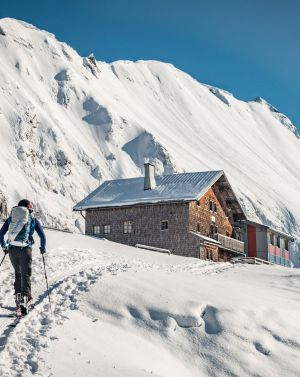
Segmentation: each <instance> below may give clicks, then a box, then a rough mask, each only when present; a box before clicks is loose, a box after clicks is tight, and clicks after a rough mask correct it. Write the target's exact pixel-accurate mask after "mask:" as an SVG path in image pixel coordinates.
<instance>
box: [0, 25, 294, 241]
mask: <svg viewBox="0 0 300 377" xmlns="http://www.w3.org/2000/svg"><path fill="white" fill-rule="evenodd" d="M0 54H1V65H0V92H1V96H0V126H1V141H0V143H1V148H0V156H1V170H0V206H1V208H2V210H5V209H6V208H10V207H11V206H12V205H13V204H14V203H15V201H16V200H18V199H20V198H21V197H29V198H30V199H32V200H33V201H34V202H35V203H36V206H37V210H38V211H39V212H40V214H41V216H42V218H43V221H44V222H46V223H48V224H49V225H56V226H60V227H69V228H70V227H74V225H76V226H77V227H79V228H80V223H79V221H78V220H76V218H75V216H72V215H71V210H72V207H73V205H74V203H76V202H78V201H79V200H81V199H82V198H84V197H85V196H86V195H87V193H89V192H90V191H91V190H92V189H94V188H96V187H97V185H99V183H101V182H103V181H104V180H106V179H114V178H122V177H133V176H140V175H141V174H142V173H143V172H142V165H143V162H144V161H145V160H151V161H152V162H153V163H154V164H155V166H156V169H157V171H158V173H172V172H184V171H201V170H210V169H212V170H224V171H225V173H226V175H227V176H228V178H229V180H230V182H231V184H232V186H233V187H234V189H235V191H236V193H237V196H238V197H239V199H240V202H241V205H242V206H243V208H244V210H245V211H246V213H247V214H248V217H249V218H250V219H252V220H254V221H259V222H263V223H265V224H266V225H270V226H273V227H275V228H277V229H279V230H282V231H285V232H289V233H291V234H292V235H294V236H295V237H296V238H300V237H299V232H300V205H299V203H300V169H299V161H300V139H299V135H298V133H297V130H296V128H295V126H294V125H293V124H292V122H291V121H290V120H289V119H288V118H287V117H286V116H285V115H283V114H281V113H280V112H279V111H278V110H276V109H275V108H274V107H273V106H271V105H270V104H268V103H267V102H266V101H265V100H263V99H261V98H258V99H256V100H253V101H249V102H244V101H240V100H238V99H236V98H234V96H233V95H231V94H230V93H228V92H226V91H224V90H222V89H218V88H213V87H211V86H208V85H203V84H201V83H199V82H198V81H196V80H194V79H193V78H192V77H190V76H189V75H187V74H186V73H184V72H182V71H180V70H178V69H176V68H175V67H174V66H172V65H171V64H166V63H161V62H157V61H137V62H131V61H118V62H114V63H111V64H108V63H104V62H100V61H97V60H96V58H95V57H94V56H93V55H90V56H89V57H84V58H82V57H80V56H79V55H78V54H77V53H76V52H75V51H74V50H73V49H72V48H71V47H69V46H68V45H66V44H65V43H61V42H58V41H57V40H56V39H55V37H54V35H52V34H50V33H48V32H46V31H41V30H39V29H37V28H35V27H34V26H32V25H29V24H27V23H24V22H21V21H17V20H14V19H7V18H6V19H2V20H0ZM4 212H5V211H4Z"/></svg>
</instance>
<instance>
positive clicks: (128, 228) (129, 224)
mask: <svg viewBox="0 0 300 377" xmlns="http://www.w3.org/2000/svg"><path fill="white" fill-rule="evenodd" d="M123 232H124V233H125V234H128V233H132V222H131V221H124V224H123Z"/></svg>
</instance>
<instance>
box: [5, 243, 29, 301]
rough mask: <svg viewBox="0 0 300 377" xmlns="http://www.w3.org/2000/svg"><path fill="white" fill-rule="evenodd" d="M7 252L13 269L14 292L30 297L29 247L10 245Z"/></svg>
mask: <svg viewBox="0 0 300 377" xmlns="http://www.w3.org/2000/svg"><path fill="white" fill-rule="evenodd" d="M8 254H9V258H10V261H11V263H12V265H13V267H14V269H15V283H14V287H15V294H17V293H22V295H24V296H29V297H31V264H32V250H31V248H30V247H19V246H10V247H9V252H8Z"/></svg>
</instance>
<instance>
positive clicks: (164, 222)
mask: <svg viewBox="0 0 300 377" xmlns="http://www.w3.org/2000/svg"><path fill="white" fill-rule="evenodd" d="M160 229H161V230H166V229H169V223H168V220H163V221H162V222H161V226H160Z"/></svg>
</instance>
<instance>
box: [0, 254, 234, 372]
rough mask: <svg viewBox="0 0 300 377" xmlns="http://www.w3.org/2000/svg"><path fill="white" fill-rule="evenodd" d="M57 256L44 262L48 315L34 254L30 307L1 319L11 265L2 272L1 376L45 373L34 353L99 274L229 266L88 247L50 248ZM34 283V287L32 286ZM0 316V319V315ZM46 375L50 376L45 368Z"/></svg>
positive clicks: (7, 306) (7, 309) (8, 300)
mask: <svg viewBox="0 0 300 377" xmlns="http://www.w3.org/2000/svg"><path fill="white" fill-rule="evenodd" d="M53 252H55V254H56V255H58V257H56V258H51V259H47V260H46V264H48V266H47V273H48V276H49V290H50V294H51V303H52V310H53V313H54V317H51V315H50V311H49V301H48V296H47V292H46V290H45V280H44V271H43V269H42V263H41V260H39V258H34V259H33V271H34V272H33V279H32V285H33V295H34V297H36V298H37V299H36V301H35V307H34V309H33V310H32V311H31V312H30V313H29V314H28V315H27V316H26V317H24V318H23V319H22V320H21V322H20V323H18V324H17V326H16V327H10V326H9V325H10V324H11V323H12V321H13V319H12V318H9V319H5V316H8V315H10V314H11V313H12V309H13V307H12V303H13V296H12V286H13V273H12V269H11V266H9V267H8V266H7V264H6V269H4V270H3V271H2V276H3V275H6V276H5V277H4V279H3V280H2V284H1V287H0V302H1V306H2V307H1V311H2V313H4V314H3V317H4V318H3V317H2V321H1V322H2V323H1V322H0V332H1V335H0V355H1V361H0V375H1V376H2V377H26V376H32V374H34V375H36V376H43V377H46V375H45V373H44V372H43V374H39V369H40V367H41V366H42V365H43V359H42V358H41V356H40V355H39V353H40V351H41V350H43V349H47V348H48V347H49V345H50V342H51V341H52V340H55V339H52V338H49V337H48V336H47V334H48V332H49V331H50V330H51V329H52V328H53V327H54V326H57V325H58V326H59V325H62V324H63V322H64V321H65V320H67V319H68V313H70V311H71V310H76V309H78V306H77V301H78V298H79V296H80V294H82V293H84V292H87V291H89V287H90V286H91V285H93V284H94V283H95V282H96V281H97V280H98V279H99V278H101V277H102V276H104V275H107V274H109V275H117V274H119V273H121V272H125V271H127V270H128V269H135V270H136V271H138V270H139V271H140V270H141V269H145V270H151V269H154V270H163V271H166V272H170V273H173V272H183V273H184V272H189V273H193V274H201V275H203V274H211V273H219V272H222V271H225V270H227V269H228V268H231V267H232V265H230V264H226V263H223V264H217V263H211V262H204V261H203V262H200V261H199V262H198V261H194V260H191V263H189V262H188V263H185V264H178V265H168V264H154V263H145V262H143V261H140V260H135V259H134V260H130V262H128V261H127V260H126V258H116V256H115V255H113V254H111V255H110V254H109V253H105V252H98V253H97V254H96V255H97V256H95V252H93V251H92V250H90V249H80V248H77V249H76V248H75V249H72V250H70V249H63V248H57V250H53ZM37 287H39V288H38V289H37ZM0 318H1V317H0ZM47 376H49V377H50V376H51V372H49V374H48V375H47Z"/></svg>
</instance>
